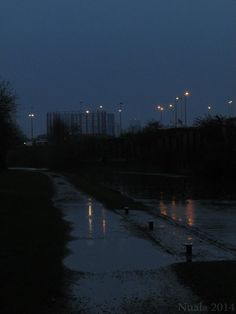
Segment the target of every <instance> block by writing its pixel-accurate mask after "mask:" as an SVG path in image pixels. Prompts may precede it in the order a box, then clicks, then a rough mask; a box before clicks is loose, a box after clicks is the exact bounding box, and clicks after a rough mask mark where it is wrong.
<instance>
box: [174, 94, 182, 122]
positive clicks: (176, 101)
mask: <svg viewBox="0 0 236 314" xmlns="http://www.w3.org/2000/svg"><path fill="white" fill-rule="evenodd" d="M181 99H182V97H179V96H176V97H175V127H176V128H177V126H178V102H179V101H180V100H181Z"/></svg>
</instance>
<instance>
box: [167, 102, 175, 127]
mask: <svg viewBox="0 0 236 314" xmlns="http://www.w3.org/2000/svg"><path fill="white" fill-rule="evenodd" d="M168 107H169V110H170V125H171V124H173V125H174V120H173V119H174V118H173V114H172V113H173V109H175V106H174V105H173V104H169V106H168Z"/></svg>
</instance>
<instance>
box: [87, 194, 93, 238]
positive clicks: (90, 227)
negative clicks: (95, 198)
mask: <svg viewBox="0 0 236 314" xmlns="http://www.w3.org/2000/svg"><path fill="white" fill-rule="evenodd" d="M88 233H89V237H90V238H92V237H93V203H92V201H91V199H88Z"/></svg>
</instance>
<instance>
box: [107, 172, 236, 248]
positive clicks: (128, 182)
mask: <svg viewBox="0 0 236 314" xmlns="http://www.w3.org/2000/svg"><path fill="white" fill-rule="evenodd" d="M101 180H102V181H103V182H104V184H106V185H107V186H109V187H113V188H115V189H117V190H119V191H120V192H121V193H123V194H125V195H129V196H130V197H132V198H133V199H136V200H139V201H141V202H143V203H144V204H146V205H148V206H150V207H151V208H153V209H154V210H155V211H156V212H157V213H158V214H160V215H163V216H167V217H168V218H170V219H172V220H173V221H175V222H177V223H179V224H182V225H186V226H188V227H190V228H195V229H198V230H201V231H202V232H206V233H207V234H208V235H209V236H211V237H212V238H215V239H217V241H220V242H222V243H225V245H226V246H227V247H229V248H232V249H235V250H236V236H235V230H236V190H235V185H234V183H233V182H224V181H221V180H215V181H207V180H202V181H199V180H193V179H189V178H187V177H184V176H174V175H173V176H168V175H159V174H155V173H139V172H110V173H106V172H104V173H103V174H102V176H101Z"/></svg>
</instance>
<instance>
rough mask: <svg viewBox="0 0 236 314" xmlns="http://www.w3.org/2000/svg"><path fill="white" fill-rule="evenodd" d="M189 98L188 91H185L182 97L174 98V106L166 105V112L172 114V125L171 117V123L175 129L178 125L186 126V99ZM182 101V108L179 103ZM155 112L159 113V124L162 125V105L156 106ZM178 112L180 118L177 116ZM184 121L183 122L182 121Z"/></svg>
mask: <svg viewBox="0 0 236 314" xmlns="http://www.w3.org/2000/svg"><path fill="white" fill-rule="evenodd" d="M189 96H190V92H189V91H187V90H186V91H185V92H184V94H183V96H176V97H175V103H174V104H169V105H168V110H169V111H170V112H171V116H172V112H174V123H173V121H172V117H171V121H170V122H171V123H173V124H174V125H175V127H178V125H179V124H181V126H182V125H183V124H184V126H187V125H188V121H187V98H188V97H189ZM182 100H184V108H183V107H182V103H181V101H182ZM156 110H157V111H159V113H160V123H162V118H163V111H164V105H158V106H156ZM178 111H179V113H180V117H179V116H178ZM183 120H184V121H183Z"/></svg>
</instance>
